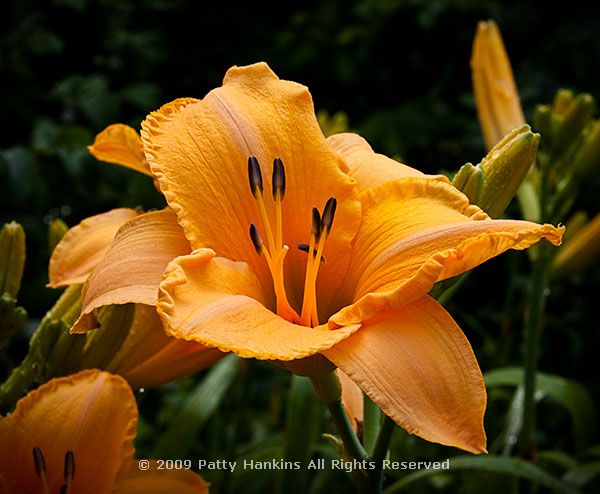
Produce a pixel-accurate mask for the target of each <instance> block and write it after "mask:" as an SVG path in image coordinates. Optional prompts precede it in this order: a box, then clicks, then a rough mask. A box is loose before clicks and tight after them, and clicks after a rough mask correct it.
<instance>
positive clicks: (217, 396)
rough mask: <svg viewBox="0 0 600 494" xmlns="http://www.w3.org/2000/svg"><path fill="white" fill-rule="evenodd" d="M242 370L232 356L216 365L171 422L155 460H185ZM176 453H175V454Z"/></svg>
mask: <svg viewBox="0 0 600 494" xmlns="http://www.w3.org/2000/svg"><path fill="white" fill-rule="evenodd" d="M238 370H239V359H238V358H237V357H236V356H234V355H229V356H227V357H225V358H223V359H222V360H221V361H220V362H218V363H217V364H215V365H214V366H213V368H212V369H211V370H210V371H209V372H208V374H207V375H206V377H205V378H204V379H203V380H202V381H201V382H200V384H198V385H197V386H196V388H195V389H194V390H193V391H192V392H191V393H190V394H189V395H188V396H187V397H186V399H185V400H184V402H183V403H182V404H181V407H180V409H179V411H178V412H177V413H176V414H175V416H174V417H173V418H172V419H171V420H170V424H171V425H170V427H169V428H168V429H167V430H166V431H165V433H164V434H163V435H162V437H161V439H160V441H159V442H158V444H157V445H156V447H155V448H154V451H153V453H152V455H153V457H156V458H173V457H175V456H179V457H182V456H185V454H186V453H187V450H188V448H189V446H190V445H191V441H189V438H190V437H194V436H196V435H197V434H198V432H199V431H200V429H201V428H202V426H203V425H204V424H206V422H207V421H208V419H210V418H211V417H212V415H213V414H214V413H215V411H216V410H217V408H218V407H219V404H220V403H221V401H222V400H223V398H224V397H225V395H226V394H227V391H228V390H229V387H230V386H231V384H232V383H233V380H234V379H235V376H236V375H237V373H238ZM175 452H176V453H175Z"/></svg>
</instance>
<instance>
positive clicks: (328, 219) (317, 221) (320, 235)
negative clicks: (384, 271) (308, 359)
mask: <svg viewBox="0 0 600 494" xmlns="http://www.w3.org/2000/svg"><path fill="white" fill-rule="evenodd" d="M336 207H337V201H336V199H335V197H330V198H329V200H328V201H327V203H326V204H325V208H324V209H323V215H322V216H321V215H320V214H319V210H318V209H317V208H313V211H312V225H311V235H310V244H309V245H308V246H306V247H305V245H306V244H300V245H299V246H298V248H299V249H300V250H303V251H305V252H308V253H309V256H308V262H307V263H306V275H305V278H304V296H303V300H302V314H301V316H300V323H301V324H304V325H305V326H313V327H314V326H318V325H319V315H318V312H317V286H316V284H317V275H318V273H319V265H320V264H321V263H323V262H324V260H325V258H324V257H323V250H324V248H325V240H326V239H327V237H328V236H329V232H330V231H331V226H332V225H333V218H334V216H335V210H336ZM311 253H312V255H310V254H311ZM317 259H318V260H319V261H318V262H317V261H316V260H317Z"/></svg>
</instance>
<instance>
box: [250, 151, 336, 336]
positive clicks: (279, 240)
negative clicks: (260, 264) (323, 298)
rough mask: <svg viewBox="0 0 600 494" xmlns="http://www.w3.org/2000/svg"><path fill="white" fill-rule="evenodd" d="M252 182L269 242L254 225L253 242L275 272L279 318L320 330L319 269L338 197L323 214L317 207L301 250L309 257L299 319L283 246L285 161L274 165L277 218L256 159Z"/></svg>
mask: <svg viewBox="0 0 600 494" xmlns="http://www.w3.org/2000/svg"><path fill="white" fill-rule="evenodd" d="M248 182H249V184H250V190H251V192H252V195H253V196H254V198H255V199H256V202H257V204H258V211H259V214H260V217H261V220H262V222H263V225H264V229H265V232H264V233H265V235H266V239H267V242H266V244H265V242H264V241H263V238H262V236H261V234H260V232H259V231H258V228H257V226H256V225H255V224H254V223H251V224H250V240H251V241H252V244H253V246H254V249H255V250H256V253H257V254H258V255H260V256H263V255H264V257H265V260H266V262H267V265H268V267H269V271H270V272H271V277H272V278H273V288H274V291H275V298H276V300H277V314H278V315H280V316H281V317H283V318H284V319H287V320H288V321H291V322H293V323H296V324H301V325H304V326H312V327H314V326H318V325H319V317H318V312H317V289H316V283H317V275H318V272H319V266H320V265H321V264H323V263H324V262H325V257H324V256H323V249H324V247H325V241H326V239H327V237H328V236H329V233H330V232H331V227H332V224H333V218H334V216H335V210H336V207H337V201H336V199H335V197H330V198H329V200H328V201H327V203H326V204H325V207H324V208H323V214H321V213H320V212H319V210H318V208H316V207H314V208H313V209H312V223H311V235H310V243H308V244H300V245H298V249H299V250H301V251H303V252H307V253H308V260H307V264H306V274H305V280H304V296H303V300H302V311H301V314H300V315H298V313H297V312H296V311H295V310H294V308H293V307H292V306H291V305H290V303H289V301H288V298H287V294H286V292H285V283H284V260H285V256H286V255H287V253H288V251H289V247H288V246H287V245H284V243H283V220H282V203H283V198H284V196H285V189H286V178H285V167H284V165H283V161H282V160H281V159H280V158H275V160H274V161H273V175H272V177H271V191H272V200H273V201H274V204H275V208H274V209H275V215H274V216H275V217H274V218H272V217H270V216H269V215H268V214H267V208H266V206H265V197H264V187H263V176H262V169H261V166H260V163H259V162H258V159H257V158H256V157H255V156H250V157H249V158H248Z"/></svg>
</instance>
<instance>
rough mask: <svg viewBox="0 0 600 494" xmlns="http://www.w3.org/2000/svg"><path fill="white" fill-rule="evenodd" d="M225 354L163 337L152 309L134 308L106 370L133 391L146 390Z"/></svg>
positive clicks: (141, 306)
mask: <svg viewBox="0 0 600 494" xmlns="http://www.w3.org/2000/svg"><path fill="white" fill-rule="evenodd" d="M224 355H225V354H224V353H222V352H220V351H219V350H216V349H214V348H207V347H205V346H204V345H201V344H200V343H196V342H192V341H184V340H179V339H177V338H173V337H171V336H167V335H166V334H165V332H164V330H163V326H162V322H161V320H160V318H159V317H158V314H157V313H156V308H155V307H151V306H148V305H141V304H140V305H137V306H136V308H135V315H134V318H133V322H132V324H131V328H130V329H129V333H128V335H127V338H126V339H125V341H124V342H123V345H122V346H121V349H120V350H119V352H118V353H117V354H116V355H115V357H114V358H113V359H112V360H111V362H110V363H109V365H108V366H107V367H106V370H107V371H110V372H113V373H115V374H120V375H122V376H123V377H125V379H127V381H128V382H129V384H130V385H131V386H132V387H133V388H147V387H151V386H158V385H160V384H164V383H167V382H171V381H175V380H177V379H181V378H182V377H186V376H188V375H190V374H193V373H194V372H197V371H199V370H200V369H203V368H205V367H208V366H210V365H212V364H214V363H215V362H216V361H217V360H219V359H220V358H222V357H223V356H224Z"/></svg>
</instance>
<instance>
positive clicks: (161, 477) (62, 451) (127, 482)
mask: <svg viewBox="0 0 600 494" xmlns="http://www.w3.org/2000/svg"><path fill="white" fill-rule="evenodd" d="M137 418H138V411H137V407H136V403H135V398H134V396H133V393H132V392H131V389H130V387H129V385H128V384H127V382H125V380H124V379H122V378H121V377H119V376H115V375H112V374H109V373H107V372H101V371H98V370H87V371H82V372H80V373H78V374H74V375H71V376H68V377H61V378H58V379H52V380H51V381H49V382H47V383H46V384H44V385H42V386H40V387H39V388H38V389H36V390H35V391H32V392H30V393H29V394H28V395H27V396H25V397H24V398H22V399H21V400H19V402H18V403H17V407H16V409H15V411H14V412H13V413H12V414H11V415H9V416H7V417H3V418H0V445H1V447H0V494H26V493H40V494H42V493H43V494H58V493H59V492H65V493H86V492H87V493H94V494H103V493H132V492H144V493H147V494H152V493H154V494H159V493H171V492H177V493H182V494H185V493H190V494H191V493H194V494H197V493H207V492H208V485H207V484H206V483H205V482H204V480H202V478H201V477H200V476H199V475H196V474H195V473H193V472H191V471H188V470H157V469H156V466H155V464H153V463H152V462H149V467H150V468H149V469H148V470H146V471H144V470H141V469H140V467H139V463H138V461H137V460H134V458H133V455H134V452H135V451H134V447H133V439H134V437H135V433H136V427H137ZM61 488H62V489H64V490H61Z"/></svg>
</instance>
